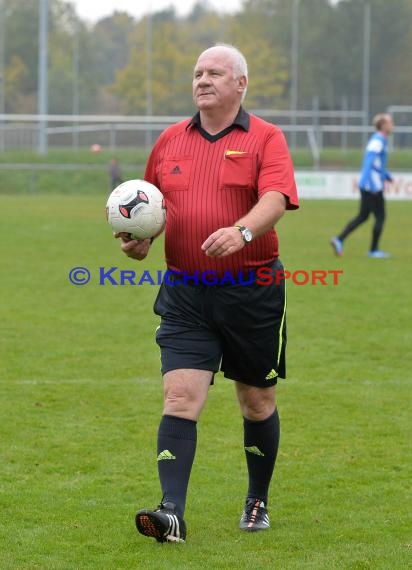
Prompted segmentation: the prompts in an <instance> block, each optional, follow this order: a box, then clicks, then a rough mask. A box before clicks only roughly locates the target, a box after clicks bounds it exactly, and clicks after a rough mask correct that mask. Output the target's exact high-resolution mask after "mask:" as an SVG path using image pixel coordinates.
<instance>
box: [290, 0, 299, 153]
mask: <svg viewBox="0 0 412 570" xmlns="http://www.w3.org/2000/svg"><path fill="white" fill-rule="evenodd" d="M298 48H299V0H293V4H292V48H291V88H290V110H291V115H292V116H291V124H292V127H293V129H292V132H291V148H296V131H295V127H296V111H297V108H298Z"/></svg>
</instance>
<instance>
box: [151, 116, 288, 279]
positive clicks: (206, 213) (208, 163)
mask: <svg viewBox="0 0 412 570" xmlns="http://www.w3.org/2000/svg"><path fill="white" fill-rule="evenodd" d="M145 179H146V180H148V181H149V182H151V183H152V184H155V185H156V186H157V187H158V188H159V189H160V190H161V192H162V193H163V195H164V199H165V206H166V212H167V216H166V229H165V232H166V234H165V248H166V263H167V266H168V268H169V269H173V270H176V271H179V272H183V271H184V272H186V273H187V274H188V275H196V273H198V274H200V273H203V272H204V271H208V270H211V271H215V272H216V273H217V275H218V276H219V277H222V276H223V274H224V273H225V271H230V272H231V273H232V275H237V274H238V271H247V270H250V269H253V268H256V267H259V266H262V265H265V264H267V263H270V262H271V261H273V260H274V259H275V258H276V257H278V239H277V235H276V232H275V230H274V229H272V230H270V231H268V232H267V233H265V234H264V235H262V236H260V237H257V238H255V239H254V240H253V241H252V242H251V243H250V244H247V245H246V246H245V247H244V248H242V249H241V250H240V251H238V252H237V253H234V254H233V255H229V256H227V257H224V258H221V259H219V258H215V257H208V256H206V255H205V253H204V252H203V251H202V250H201V245H202V243H203V242H204V241H205V240H206V238H207V237H208V236H209V235H210V234H211V233H213V232H214V231H216V230H217V229H219V228H223V227H228V226H233V224H234V223H235V222H236V221H237V220H238V219H239V218H241V217H242V216H244V215H245V214H246V213H247V212H248V211H249V210H250V209H251V208H252V207H253V206H254V205H255V204H256V202H257V201H258V199H259V198H260V196H262V195H263V194H264V193H265V192H269V191H272V190H276V191H279V192H281V193H282V194H284V195H285V196H286V198H287V208H288V209H296V208H298V207H299V202H298V196H297V191H296V184H295V179H294V173H293V165H292V160H291V158H290V154H289V150H288V147H287V144H286V141H285V138H284V135H283V133H282V131H281V130H280V129H279V128H278V127H276V126H275V125H272V124H270V123H267V122H266V121H263V120H262V119H260V118H258V117H256V116H254V115H249V114H248V113H246V112H245V111H244V110H243V109H242V108H241V109H240V111H239V114H238V116H237V118H236V119H235V121H234V124H233V125H232V126H231V127H229V128H228V129H225V130H224V131H222V133H218V134H217V135H215V136H211V135H208V133H206V132H205V131H204V130H203V129H202V127H201V126H200V121H199V114H197V115H196V116H195V117H194V118H193V119H188V120H185V121H182V122H180V123H177V124H175V125H173V126H171V127H169V128H168V129H166V130H165V131H164V132H163V133H162V134H161V135H160V137H159V139H158V140H157V142H156V144H155V146H154V147H153V150H152V152H151V154H150V157H149V160H148V163H147V167H146V172H145Z"/></svg>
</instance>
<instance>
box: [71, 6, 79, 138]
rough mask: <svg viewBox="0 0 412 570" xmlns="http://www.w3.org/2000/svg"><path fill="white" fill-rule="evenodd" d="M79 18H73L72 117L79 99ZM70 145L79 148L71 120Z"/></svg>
mask: <svg viewBox="0 0 412 570" xmlns="http://www.w3.org/2000/svg"><path fill="white" fill-rule="evenodd" d="M79 28H80V26H79V20H78V18H77V15H76V14H75V15H74V19H73V93H72V95H73V98H72V113H73V116H74V117H77V116H78V115H79V109H80V104H79V103H80V99H79V53H80V50H79ZM72 146H73V148H75V149H78V148H79V130H78V124H77V123H75V122H73V137H72Z"/></svg>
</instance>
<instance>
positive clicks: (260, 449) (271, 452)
mask: <svg viewBox="0 0 412 570" xmlns="http://www.w3.org/2000/svg"><path fill="white" fill-rule="evenodd" d="M236 389H237V396H238V399H239V404H240V408H241V411H242V414H243V426H244V446H245V453H246V462H247V467H248V475H249V486H248V492H247V498H249V499H260V500H262V501H264V503H265V504H267V500H268V491H269V485H270V481H271V479H272V474H273V470H274V468H275V462H276V456H277V452H278V447H279V438H280V424H279V415H278V411H277V409H276V387H275V386H271V387H269V388H256V387H254V386H248V385H247V384H242V383H241V382H236Z"/></svg>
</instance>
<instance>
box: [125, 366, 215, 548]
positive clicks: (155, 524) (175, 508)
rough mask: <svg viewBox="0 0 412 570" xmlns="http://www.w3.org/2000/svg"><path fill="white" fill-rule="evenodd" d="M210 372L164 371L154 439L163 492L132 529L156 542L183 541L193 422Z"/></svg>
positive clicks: (194, 435) (203, 399) (193, 449)
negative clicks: (162, 391)
mask: <svg viewBox="0 0 412 570" xmlns="http://www.w3.org/2000/svg"><path fill="white" fill-rule="evenodd" d="M212 376H213V375H212V372H209V371H206V370H194V369H178V370H172V371H170V372H166V373H165V374H164V376H163V380H164V409H163V416H162V419H161V422H160V426H159V431H158V440H157V454H158V455H157V465H158V471H159V479H160V484H161V488H162V492H163V498H162V502H161V505H160V507H159V508H158V509H157V510H154V511H151V510H148V509H142V510H140V511H139V512H138V513H137V515H136V526H137V529H138V531H139V532H140V533H141V534H144V535H146V536H152V537H154V538H156V540H157V541H159V542H172V541H174V542H182V541H184V540H185V539H186V524H185V521H184V519H183V515H184V510H185V504H186V494H187V488H188V484H189V478H190V473H191V470H192V465H193V460H194V457H195V452H196V440H197V431H196V423H197V420H198V418H199V416H200V413H201V411H202V409H203V406H204V404H205V402H206V399H207V394H208V390H209V386H210V382H211V380H212Z"/></svg>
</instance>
